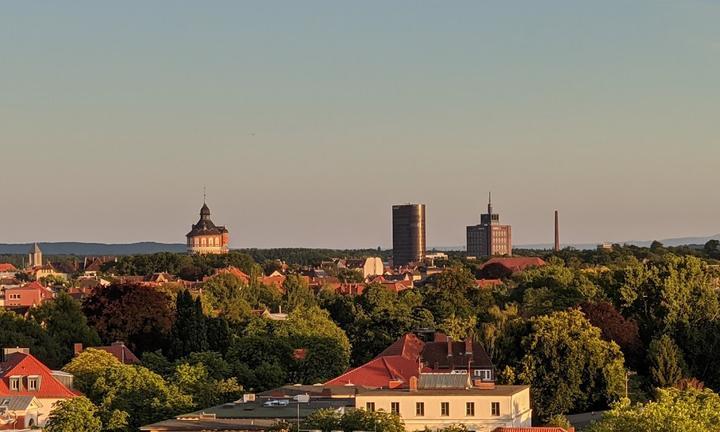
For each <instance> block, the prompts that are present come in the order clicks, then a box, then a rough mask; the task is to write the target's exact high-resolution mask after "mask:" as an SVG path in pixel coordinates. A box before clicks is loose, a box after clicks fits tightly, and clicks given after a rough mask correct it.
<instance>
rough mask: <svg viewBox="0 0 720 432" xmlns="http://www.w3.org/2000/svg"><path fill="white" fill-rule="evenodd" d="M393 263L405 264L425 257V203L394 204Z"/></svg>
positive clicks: (396, 264) (395, 264)
mask: <svg viewBox="0 0 720 432" xmlns="http://www.w3.org/2000/svg"><path fill="white" fill-rule="evenodd" d="M392 217H393V221H392V222H393V265H394V266H396V267H397V266H404V265H407V264H409V263H419V262H421V261H422V260H423V259H425V204H404V205H394V206H393V208H392Z"/></svg>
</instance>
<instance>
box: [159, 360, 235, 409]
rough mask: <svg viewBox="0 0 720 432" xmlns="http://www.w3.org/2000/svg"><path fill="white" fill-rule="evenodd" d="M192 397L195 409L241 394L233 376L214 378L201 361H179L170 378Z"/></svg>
mask: <svg viewBox="0 0 720 432" xmlns="http://www.w3.org/2000/svg"><path fill="white" fill-rule="evenodd" d="M170 381H171V382H172V383H173V384H174V385H176V386H177V388H181V389H183V391H184V392H185V393H187V394H189V395H190V396H191V397H192V401H193V404H194V407H195V409H201V408H203V407H210V406H215V405H219V404H221V403H225V402H229V401H234V400H237V399H238V397H240V395H241V394H242V386H240V385H239V384H238V382H237V380H236V379H235V378H229V379H216V378H214V377H213V376H211V374H210V372H209V371H208V367H206V366H205V365H204V364H203V363H199V362H198V363H195V364H189V363H184V362H183V363H180V364H178V365H177V366H175V370H174V372H173V375H172V377H171V380H170Z"/></svg>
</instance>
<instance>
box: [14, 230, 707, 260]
mask: <svg viewBox="0 0 720 432" xmlns="http://www.w3.org/2000/svg"><path fill="white" fill-rule="evenodd" d="M709 240H720V234H716V235H714V236H708V237H680V238H671V239H663V240H660V243H662V244H663V245H665V246H685V245H704V244H705V243H707V242H708V241H709ZM652 242H653V241H652V240H632V241H625V242H612V243H620V244H628V245H635V246H640V247H648V246H650V243H652ZM600 243H601V242H597V243H584V244H582V243H580V244H566V243H563V244H562V246H563V247H567V246H571V247H574V248H576V249H595V248H596V247H597V245H598V244H600ZM38 244H39V245H40V249H42V251H43V253H44V254H46V255H78V256H102V255H113V256H116V255H144V254H153V253H158V252H175V253H181V252H185V251H186V246H185V244H184V243H157V242H140V243H125V244H110V243H82V242H55V243H47V242H41V243H38ZM32 245H33V243H0V255H11V254H23V255H24V254H27V253H28V252H29V251H30V248H31V247H32ZM514 247H515V248H518V249H552V247H553V245H552V244H551V243H541V244H525V245H514ZM433 249H434V250H437V251H463V250H465V246H464V245H463V246H444V247H439V246H435V247H432V248H429V249H428V250H433Z"/></svg>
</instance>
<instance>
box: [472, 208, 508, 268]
mask: <svg viewBox="0 0 720 432" xmlns="http://www.w3.org/2000/svg"><path fill="white" fill-rule="evenodd" d="M467 254H468V256H474V257H486V256H496V255H508V256H510V255H512V227H510V225H501V224H500V215H499V214H497V213H493V208H492V196H491V195H490V196H489V197H488V212H487V214H482V215H480V225H472V226H469V227H467Z"/></svg>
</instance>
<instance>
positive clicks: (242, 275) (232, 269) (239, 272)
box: [208, 266, 250, 284]
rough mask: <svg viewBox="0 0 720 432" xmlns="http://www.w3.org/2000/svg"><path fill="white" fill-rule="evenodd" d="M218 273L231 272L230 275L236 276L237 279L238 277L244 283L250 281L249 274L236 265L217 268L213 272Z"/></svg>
mask: <svg viewBox="0 0 720 432" xmlns="http://www.w3.org/2000/svg"><path fill="white" fill-rule="evenodd" d="M219 274H231V275H233V276H235V277H237V278H238V279H240V280H241V281H243V282H245V283H246V284H247V283H250V276H249V275H248V274H247V273H245V272H243V271H242V270H240V269H239V268H237V267H232V266H230V267H226V268H221V269H218V270H217V271H216V272H215V275H219ZM208 279H209V278H208Z"/></svg>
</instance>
